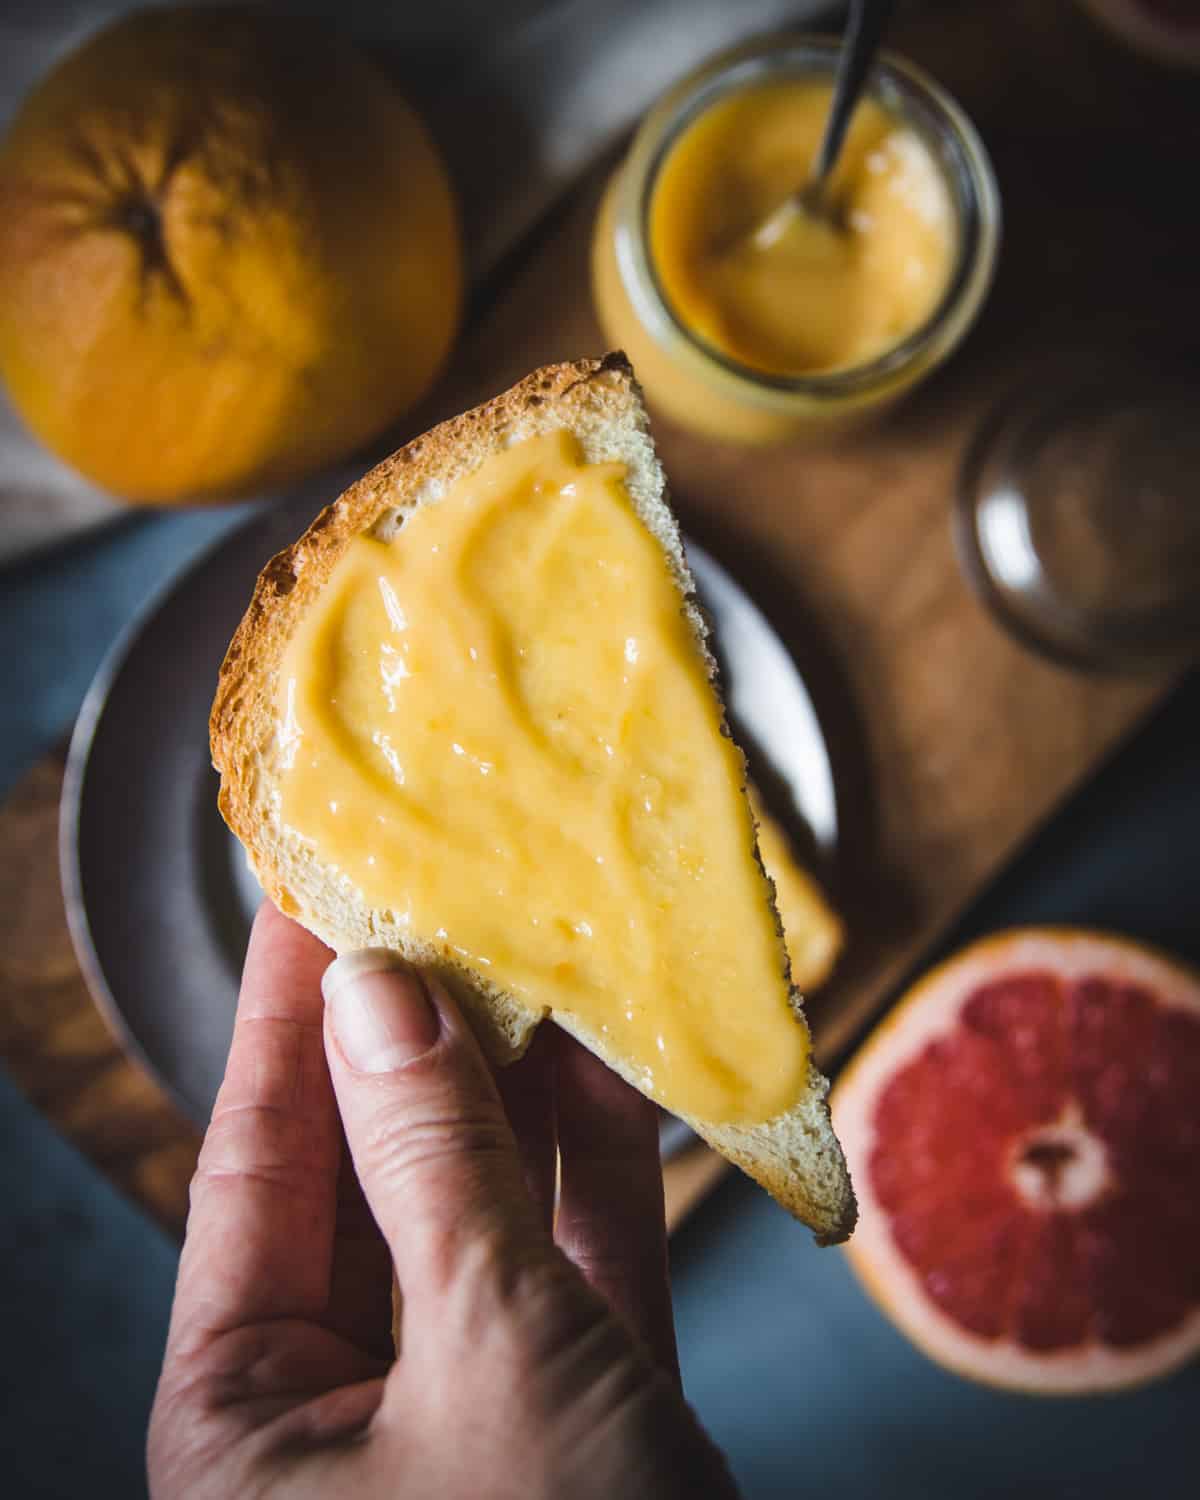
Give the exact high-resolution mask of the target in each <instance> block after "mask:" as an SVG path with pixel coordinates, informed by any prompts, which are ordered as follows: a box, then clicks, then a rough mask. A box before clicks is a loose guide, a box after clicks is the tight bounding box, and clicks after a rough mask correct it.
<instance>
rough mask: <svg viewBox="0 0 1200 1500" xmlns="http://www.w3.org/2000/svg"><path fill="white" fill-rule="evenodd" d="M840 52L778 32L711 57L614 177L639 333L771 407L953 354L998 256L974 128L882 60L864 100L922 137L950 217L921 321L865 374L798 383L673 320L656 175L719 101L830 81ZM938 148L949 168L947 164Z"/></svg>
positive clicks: (855, 387)
mask: <svg viewBox="0 0 1200 1500" xmlns="http://www.w3.org/2000/svg"><path fill="white" fill-rule="evenodd" d="M840 48H841V40H840V38H838V37H834V36H824V35H819V34H812V33H783V34H777V35H775V36H771V37H767V38H760V39H758V40H757V41H752V42H749V43H743V44H742V45H740V46H738V47H734V48H731V49H730V50H728V51H726V52H723V53H720V54H718V56H716V57H714V58H711V59H710V60H709V61H708V62H707V63H705V64H704V65H702V66H701V67H700V68H698V69H696V70H695V71H694V72H692V73H690V74H688V75H687V76H686V77H685V78H683V79H682V80H681V81H680V82H679V83H678V84H676V85H675V87H674V88H673V89H671V90H670V91H669V92H668V93H667V94H666V95H665V96H664V97H663V98H662V99H661V100H660V101H659V102H658V104H657V105H655V106H654V108H653V109H652V110H651V112H650V114H649V115H647V117H646V119H645V120H644V121H643V122H642V124H641V126H640V127H639V128H638V131H637V133H636V135H635V136H634V140H633V144H632V146H631V147H630V150H629V154H628V156H627V157H626V160H625V162H624V163H623V165H622V167H621V169H620V171H621V178H620V180H619V184H618V189H617V201H616V215H615V240H616V244H615V249H616V259H617V267H618V272H619V274H620V276H621V279H622V282H623V283H624V285H625V290H626V293H627V295H628V296H629V299H630V301H631V303H632V305H633V307H634V310H635V311H636V313H637V315H638V317H639V319H640V321H641V322H642V324H643V326H644V327H645V328H646V329H647V331H648V332H649V333H650V334H651V335H652V336H653V337H656V338H658V339H659V341H660V342H661V341H662V340H663V339H664V338H666V339H668V340H670V341H671V342H673V343H676V344H678V345H679V346H680V348H679V351H678V352H679V353H682V354H683V355H684V356H685V357H686V358H687V359H688V360H689V362H690V363H694V364H702V365H703V366H704V373H705V374H706V375H708V376H709V377H711V375H712V374H713V373H714V371H715V372H719V374H720V376H721V377H722V379H723V381H724V383H726V384H727V385H730V386H732V387H733V388H734V389H735V390H736V391H737V394H738V395H739V396H740V397H741V398H742V399H745V398H746V397H747V396H749V397H751V398H757V400H758V401H759V402H760V403H761V402H762V401H764V400H767V401H771V403H772V404H774V402H775V401H778V400H779V399H786V398H788V397H796V396H801V397H803V396H808V397H816V398H819V399H830V398H845V397H853V396H855V395H860V394H861V395H866V394H868V393H870V392H872V391H873V390H874V389H875V388H876V387H878V386H880V385H883V384H886V383H887V382H888V380H889V378H890V377H892V376H895V375H898V374H900V373H901V372H903V371H905V370H907V369H909V368H910V367H911V366H913V365H915V364H918V363H921V362H922V361H923V360H925V361H928V363H930V364H935V363H937V362H938V360H939V359H940V358H944V357H945V356H946V355H947V354H949V353H950V352H951V350H952V349H953V348H954V347H955V346H956V344H957V343H958V342H959V340H960V339H961V338H962V336H963V334H965V332H966V330H967V328H968V327H969V326H970V323H971V321H972V319H973V317H974V315H975V313H976V312H977V311H978V309H979V307H980V305H981V304H982V302H983V299H984V297H985V296H986V294H987V291H988V288H989V287H990V285H991V282H992V278H993V275H994V271H995V264H996V256H997V251H998V248H999V239H1000V227H1001V210H1000V195H999V189H998V187H997V184H996V178H995V173H994V170H993V168H992V164H991V161H990V159H989V157H988V154H987V151H986V149H985V148H984V145H983V142H982V141H981V140H980V138H979V135H978V132H977V131H976V130H975V127H974V125H972V123H971V121H970V120H969V119H968V117H967V116H966V114H965V113H964V112H963V110H962V109H961V107H960V106H959V105H958V104H957V103H956V101H955V100H954V99H953V98H952V97H951V96H950V95H949V94H947V93H946V91H945V90H944V89H942V88H941V87H940V85H938V84H937V83H935V82H934V81H933V80H932V79H931V78H930V77H929V76H928V75H927V74H926V73H924V72H923V71H922V70H921V69H920V68H918V67H917V66H915V65H914V64H913V63H910V62H909V61H907V59H905V58H902V57H898V56H897V55H896V54H895V53H891V52H886V51H885V52H881V53H880V54H879V57H878V59H877V60H876V63H875V66H874V68H873V69H872V74H871V78H870V80H869V82H868V87H867V92H868V94H869V95H870V96H871V97H874V98H876V99H878V100H879V102H880V103H881V104H883V106H884V107H885V108H889V107H890V111H891V113H893V114H895V115H898V116H899V117H900V118H901V119H902V120H904V122H905V123H906V124H911V125H915V126H916V127H917V128H918V129H920V130H921V133H922V136H923V138H924V140H925V141H926V144H927V145H928V146H929V147H930V149H931V151H932V153H933V155H934V159H935V162H936V163H937V165H938V167H939V170H940V171H941V173H942V175H943V178H944V179H945V181H946V185H947V188H948V189H949V192H950V195H951V198H952V200H953V202H954V207H955V215H956V219H957V235H958V249H957V256H956V263H955V268H954V273H953V275H952V276H951V278H950V281H949V283H948V285H947V287H946V290H945V292H944V293H943V295H942V297H941V298H940V300H939V301H938V304H937V306H936V307H935V308H934V310H933V311H932V312H931V313H930V315H929V317H928V318H926V319H925V321H924V322H922V323H921V324H920V325H919V327H917V328H915V329H914V330H913V331H912V332H911V333H910V334H908V335H906V336H905V337H904V338H903V339H902V340H900V341H899V342H898V343H896V344H893V345H892V346H891V347H890V348H888V349H885V350H884V351H883V353H882V354H880V355H878V356H876V358H874V359H872V360H870V361H868V362H867V363H866V364H860V365H850V366H847V367H846V368H844V369H837V370H828V371H821V372H813V373H810V374H801V375H776V374H772V373H771V372H769V371H765V370H759V369H756V368H755V367H754V366H753V365H749V364H745V363H743V362H742V361H741V360H738V359H735V358H733V357H732V356H731V355H728V354H726V353H725V352H724V351H723V350H720V349H718V348H716V347H715V346H714V345H712V344H711V343H709V342H708V340H707V339H705V338H703V337H702V336H701V335H699V334H697V333H695V332H694V331H693V330H692V329H690V328H689V327H688V326H687V325H686V323H684V321H683V320H682V319H681V318H680V317H679V316H678V314H677V313H676V312H675V310H674V308H673V307H672V306H671V302H670V299H669V298H668V297H667V295H666V293H665V292H664V291H663V288H662V286H661V283H660V281H659V278H658V274H657V271H656V269H655V266H654V264H653V260H652V257H651V254H650V237H649V233H648V227H649V225H648V218H649V211H650V204H651V200H652V198H653V194H654V189H655V186H656V184H657V180H658V175H659V172H660V171H661V169H662V165H663V163H664V161H665V160H666V157H667V156H668V154H669V153H670V151H671V149H672V148H673V147H674V146H675V144H676V143H677V142H678V140H679V139H680V137H681V136H682V134H683V132H684V131H685V130H686V129H687V128H688V127H689V126H690V125H691V124H693V123H694V121H695V120H696V119H697V118H699V116H700V115H701V114H703V113H704V112H705V111H706V110H708V109H710V108H711V107H712V106H713V105H714V104H716V103H717V102H718V101H719V100H721V99H722V98H725V97H726V96H728V95H729V94H732V93H734V92H736V91H737V90H738V89H740V88H742V87H744V86H745V85H746V84H747V83H749V82H752V81H755V82H757V81H762V80H763V79H764V78H767V79H769V78H770V77H772V76H780V75H782V76H800V75H802V74H810V75H813V74H819V75H824V74H832V70H833V64H834V62H835V60H836V57H837V54H838V52H839V51H840ZM947 150H948V151H949V153H950V156H951V158H952V160H951V161H949V162H948V161H947V160H946V153H947Z"/></svg>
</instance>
